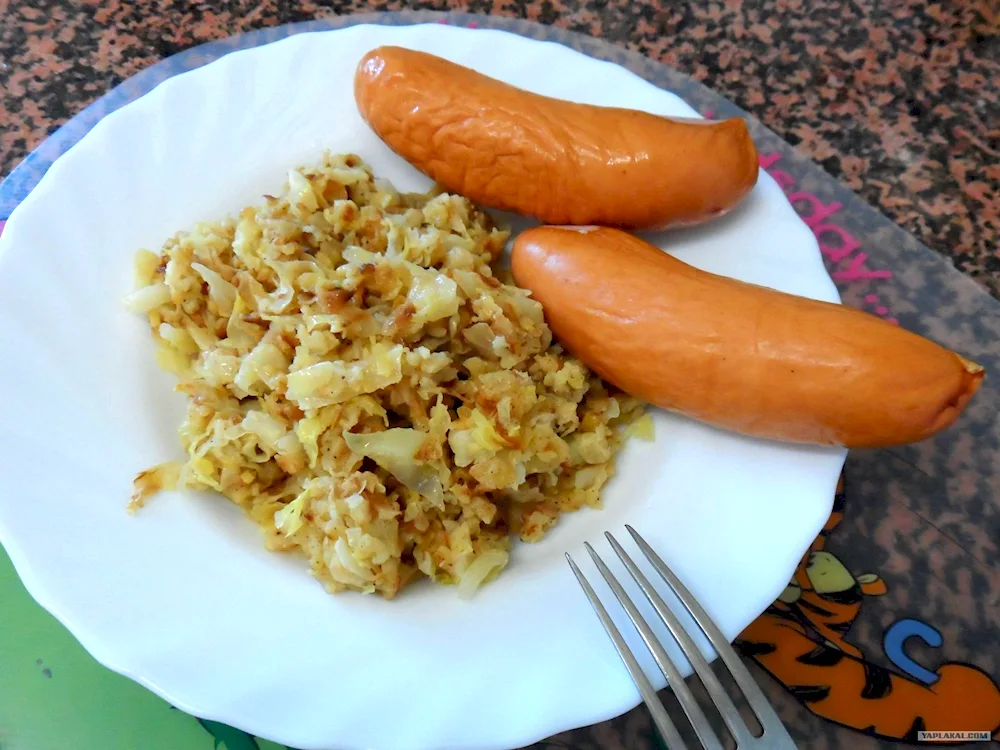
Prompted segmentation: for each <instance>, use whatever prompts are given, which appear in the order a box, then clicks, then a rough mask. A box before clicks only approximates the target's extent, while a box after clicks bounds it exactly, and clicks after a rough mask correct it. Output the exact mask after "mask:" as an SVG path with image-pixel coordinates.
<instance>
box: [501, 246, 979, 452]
mask: <svg viewBox="0 0 1000 750" xmlns="http://www.w3.org/2000/svg"><path fill="white" fill-rule="evenodd" d="M512 270H513V273H514V279H515V281H516V282H517V284H518V285H520V286H522V287H524V288H526V289H530V290H531V292H532V295H533V296H534V298H535V299H537V300H538V301H539V302H540V303H541V304H542V307H543V309H544V311H545V317H546V320H547V321H548V324H549V326H551V328H552V331H553V333H554V334H555V336H556V338H557V339H558V340H559V341H560V342H561V343H562V344H563V345H564V346H565V347H566V348H567V349H568V350H569V351H570V352H571V353H572V354H574V355H575V356H577V357H578V358H579V359H580V360H581V361H583V362H584V363H585V364H587V365H588V366H590V367H591V368H592V369H593V370H594V371H596V372H597V373H598V374H599V375H601V376H602V377H603V378H605V379H606V380H607V381H609V382H610V383H612V384H613V385H615V386H617V387H618V388H620V389H621V390H623V391H625V392H627V393H630V394H632V395H634V396H637V397H639V398H642V399H644V400H645V401H647V402H649V403H651V404H655V405H656V406H660V407H662V408H664V409H669V410H671V411H676V412H680V413H681V414H685V415H687V416H689V417H692V418H694V419H697V420H700V421H702V422H707V423H708V424H712V425H715V426H717V427H723V428H726V429H729V430H733V431H735V432H739V433H743V434H746V435H754V436H757V437H762V438H771V439H775V440H783V441H790V442H797V443H815V444H820V445H837V446H844V447H847V448H870V447H885V446H889V445H897V444H900V443H908V442H913V441H917V440H922V439H923V438H926V437H929V436H931V435H934V434H935V433H937V432H940V431H941V430H943V429H945V428H946V427H948V426H949V425H951V424H952V422H954V421H955V419H956V418H957V417H958V415H959V414H960V413H961V412H962V410H963V409H964V408H965V405H966V404H967V403H968V402H969V399H970V398H971V397H972V395H973V394H974V393H975V392H976V390H977V389H978V387H979V385H980V383H981V382H982V379H983V374H984V373H983V368H982V367H980V366H979V365H976V364H974V363H972V362H970V361H968V360H966V359H964V358H963V357H961V356H959V355H958V354H955V353H954V352H951V351H949V350H948V349H945V348H943V347H941V346H939V345H938V344H935V343H933V342H932V341H929V340H927V339H925V338H922V337H921V336H918V335H916V334H914V333H911V332H909V331H906V330H903V329H901V328H899V327H897V326H894V325H892V324H890V323H888V322H886V321H884V320H882V319H880V318H877V317H875V316H873V315H869V314H867V313H864V312H861V311H859V310H853V309H851V308H847V307H842V306H840V305H834V304H830V303H828V302H818V301H816V300H810V299H806V298H804V297H796V296H794V295H791V294H785V293H783V292H778V291H775V290H773V289H768V288H766V287H761V286H756V285H753V284H746V283H743V282H740V281H736V280H734V279H729V278H726V277H723V276H717V275H715V274H711V273H706V272H704V271H700V270H698V269H696V268H693V267H692V266H689V265H687V264H686V263H683V262H681V261H679V260H677V259H676V258H672V257H671V256H669V255H667V254H666V253H664V252H662V251H661V250H659V249H658V248H656V247H654V246H652V245H650V244H648V243H646V242H644V241H643V240H640V239H638V238H637V237H634V236H632V235H630V234H627V233H625V232H621V231H618V230H614V229H607V228H597V227H538V228H535V229H529V230H527V231H525V232H522V233H521V234H520V235H519V236H518V237H517V239H516V241H515V242H514V250H513V258H512Z"/></svg>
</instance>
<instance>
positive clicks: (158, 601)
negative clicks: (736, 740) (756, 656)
mask: <svg viewBox="0 0 1000 750" xmlns="http://www.w3.org/2000/svg"><path fill="white" fill-rule="evenodd" d="M380 44H401V45H404V46H408V47H413V48H416V49H423V50H427V51H430V52H434V53H436V54H439V55H443V56H445V57H448V58H450V59H453V60H455V61H457V62H460V63H463V64H466V65H470V66H472V67H475V68H477V69H479V70H481V71H482V72H484V73H487V74H489V75H492V76H495V77H497V78H501V79H504V80H507V81H510V82H511V83H514V84H517V85H519V86H522V87H524V88H527V89H531V90H534V91H538V92H541V93H545V94H549V95H554V96H558V97H563V98H567V99H575V100H579V101H587V102H593V103H596V104H604V105H620V106H628V107H633V108H637V109H646V110H649V111H651V112H656V113H661V114H669V115H688V116H693V115H694V114H695V113H694V112H693V110H691V109H690V108H689V107H688V106H687V105H685V104H684V103H683V102H682V101H681V100H680V99H678V98H677V97H675V96H673V95H671V94H669V93H665V92H663V91H661V90H659V89H657V88H655V87H653V86H651V85H650V84H648V83H646V82H644V81H642V80H641V79H639V78H638V77H636V76H634V75H633V74H631V73H629V72H627V71H625V70H624V69H621V68H618V67H615V66H613V65H610V64H607V63H604V62H598V61H595V60H593V59H590V58H587V57H585V56H583V55H581V54H578V53H576V52H573V51H571V50H569V49H567V48H564V47H561V46H558V45H555V44H551V43H540V42H536V41H530V40H527V39H524V38H521V37H518V36H514V35H511V34H506V33H502V32H497V31H471V30H466V29H458V28H452V27H446V26H440V25H424V26H410V27H384V26H355V27H352V28H348V29H345V30H340V31H331V32H325V33H317V34H302V35H299V36H294V37H292V38H289V39H287V40H284V41H281V42H278V43H275V44H271V45H268V46H265V47H260V48H257V49H252V50H248V51H244V52H237V53H234V54H231V55H228V56H226V57H224V58H223V59H221V60H219V61H217V62H214V63H212V64H210V65H208V66H206V67H204V68H201V69H199V70H196V71H193V72H190V73H186V74H184V75H181V76H179V77H177V78H173V79H171V80H169V81H167V82H165V83H163V84H162V85H160V86H159V87H157V88H156V89H155V90H154V91H152V92H151V93H150V94H148V95H146V96H145V97H143V98H142V99H140V100H139V101H137V102H135V103H133V104H131V105H129V106H127V107H125V108H124V109H122V110H120V111H118V112H115V113H114V114H112V115H110V116H109V117H107V118H106V119H105V120H103V121H102V122H101V123H100V124H99V125H98V126H97V127H96V128H95V129H94V130H93V132H91V133H90V134H89V135H88V136H87V137H86V138H84V139H83V141H82V142H81V143H80V144H79V145H77V146H76V147H74V148H73V149H72V150H70V151H69V152H68V153H67V154H66V155H65V156H63V157H62V158H61V159H59V160H58V162H57V163H56V164H55V165H54V166H53V167H52V169H51V170H50V171H49V172H48V174H47V175H46V176H45V178H44V179H43V180H42V182H41V184H40V185H39V186H38V187H37V188H36V189H35V191H34V192H33V193H32V194H31V195H30V196H29V197H28V199H27V200H26V201H25V202H24V204H23V205H22V206H20V207H19V208H18V209H17V210H16V211H15V212H14V215H13V216H12V217H11V219H10V221H9V223H8V224H7V227H6V231H5V232H4V234H3V238H2V240H0V320H2V326H0V361H2V362H3V367H0V398H2V400H3V417H2V420H0V435H2V441H3V444H2V447H3V450H2V452H0V539H2V541H3V544H4V546H5V547H6V548H7V550H8V552H9V553H10V556H11V558H12V559H13V561H14V564H15V565H16V566H17V569H18V571H19V573H20V575H21V577H22V579H23V580H24V582H25V584H26V585H27V587H28V589H29V590H30V591H31V593H32V594H33V595H34V597H35V598H36V599H37V600H38V601H39V602H40V603H41V604H42V605H43V606H44V607H46V608H47V609H48V610H49V611H50V612H52V613H53V614H54V615H55V616H56V617H58V618H59V619H60V620H61V621H62V622H63V623H65V624H66V625H67V626H68V627H69V629H70V630H71V631H72V632H73V633H74V635H75V636H76V637H77V638H78V639H79V640H80V641H81V642H82V643H83V645H84V646H85V647H86V648H87V649H88V650H89V651H90V652H91V653H92V654H93V655H94V656H96V657H97V658H98V659H99V660H100V661H102V662H103V663H104V664H106V665H107V666H109V667H111V668H112V669H115V670H117V671H119V672H122V673H124V674H126V675H129V676H130V677H132V678H134V679H136V680H138V681H140V682H141V683H142V684H144V685H146V686H147V687H149V688H151V689H152V690H154V691H155V692H157V693H159V694H160V695H162V696H164V697H165V698H167V699H168V700H170V701H171V702H172V703H173V704H174V705H176V706H178V707H179V708H182V709H184V710H187V711H190V712H192V713H195V714H197V715H199V716H202V717H205V718H211V719H215V720H219V721H223V722H227V723H229V724H232V725H235V726H238V727H240V728H243V729H246V730H248V731H250V732H253V733H256V734H258V735H260V736H263V737H267V738H271V739H275V740H278V741H281V742H284V743H287V744H288V745H291V746H293V747H297V748H305V749H314V748H315V749H323V750H329V749H330V748H337V750H360V749H361V748H374V749H375V750H431V749H432V748H433V750H457V749H458V748H506V747H512V746H521V745H524V744H527V743H529V742H532V741H534V740H537V739H540V738H543V737H545V736H548V735H550V734H553V733H555V732H558V731H560V730H564V729H567V728H570V727H575V726H580V725H584V724H588V723H593V722H597V721H600V720H603V719H607V718H609V717H612V716H615V715H617V714H620V713H622V712H624V711H625V710H627V709H629V708H631V707H632V706H634V705H636V704H637V703H638V694H637V692H636V690H635V688H634V687H633V685H632V683H631V681H630V680H629V678H628V676H627V674H626V673H625V671H624V669H623V668H622V665H621V663H620V662H619V660H618V657H617V655H616V654H615V653H614V651H613V650H612V649H611V647H610V644H609V641H608V640H607V638H606V636H605V634H604V632H603V631H602V629H601V626H600V625H599V624H598V622H597V620H596V619H595V618H594V616H593V615H592V613H591V611H590V609H589V605H588V604H587V603H586V601H585V599H584V598H583V596H582V594H581V592H580V591H579V589H578V588H577V586H576V583H575V582H574V581H573V578H572V576H571V574H570V571H569V570H568V568H567V566H566V564H565V561H564V560H563V553H564V552H566V551H570V552H572V553H576V555H577V558H578V559H580V560H581V562H583V560H584V558H585V555H584V554H583V550H582V545H583V542H584V541H585V540H590V541H592V542H594V543H595V544H596V546H597V548H598V549H599V550H600V551H602V552H606V553H607V554H608V555H609V559H610V555H611V553H610V550H609V548H608V547H607V545H606V543H605V542H604V541H603V539H602V538H601V532H602V531H604V530H605V529H611V530H613V531H619V532H621V531H622V527H623V524H624V523H626V522H628V523H631V524H632V525H633V526H635V527H636V528H638V529H639V530H640V531H641V532H642V533H643V534H644V535H645V536H646V538H647V539H648V540H649V541H650V542H651V543H652V544H653V546H654V547H655V548H657V549H658V550H659V551H660V553H661V554H662V556H663V558H664V559H665V560H666V561H667V562H668V564H670V565H672V566H673V568H674V570H675V571H676V572H677V573H678V574H679V575H680V577H681V578H682V579H683V580H685V581H686V582H687V584H688V585H689V587H690V588H691V590H692V591H693V592H694V593H695V595H696V596H698V597H699V599H700V600H701V601H702V602H703V603H704V605H705V607H706V609H707V610H708V611H709V612H710V613H711V615H712V616H713V617H714V618H715V619H716V620H717V622H718V623H719V624H720V626H721V627H722V629H723V631H724V632H725V633H726V634H727V635H728V636H730V637H735V636H736V635H737V634H738V633H739V631H740V630H741V629H742V628H743V627H745V626H746V625H747V624H748V623H749V622H750V621H751V620H752V619H753V618H754V617H756V616H757V615H758V614H759V613H760V612H761V611H762V610H763V609H764V608H765V606H766V605H767V604H768V603H770V602H771V601H772V600H773V599H774V598H775V596H776V595H777V594H778V593H779V592H780V591H781V590H782V587H783V586H784V584H785V583H786V582H787V580H788V578H789V575H790V574H791V572H792V570H793V568H794V566H795V564H796V562H797V560H798V558H799V556H800V555H801V554H802V552H803V551H804V550H805V548H806V547H807V545H808V544H809V542H810V541H811V539H812V538H813V537H814V535H815V534H816V533H817V532H818V530H819V529H820V527H821V526H822V524H823V522H824V520H825V519H826V517H827V514H828V513H829V510H830V504H831V498H832V494H833V489H834V485H835V482H836V479H837V475H838V472H839V470H840V468H841V465H842V461H843V458H844V452H843V451H841V450H820V449H813V448H800V447H790V446H785V445H778V444H773V443H767V442H762V441H757V440H749V439H745V438H741V437H737V436H735V435H730V434H727V433H724V432H721V431H718V430H714V429H710V428H708V427H704V426H701V425H698V424H695V423H692V422H690V421H687V420H685V419H682V418H678V417H671V416H667V415H664V414H659V415H657V417H656V441H655V443H653V444H648V443H646V444H644V443H639V442H633V443H631V444H630V445H629V446H628V447H627V449H626V450H625V451H624V453H623V455H622V456H621V459H620V463H619V475H618V476H617V478H615V479H614V480H613V482H612V483H611V484H610V485H608V488H607V491H606V493H605V499H606V509H605V510H603V511H600V512H597V511H583V512H580V513H578V514H575V515H574V516H572V517H569V518H566V519H565V520H562V521H560V523H559V525H558V527H557V528H556V530H555V531H554V532H553V533H552V534H551V535H550V536H549V537H548V538H547V539H546V540H545V541H544V542H543V543H541V544H538V545H535V546H524V545H521V546H518V547H517V548H516V550H515V552H514V555H513V562H512V564H511V565H510V567H509V568H508V569H507V571H506V572H505V573H504V574H503V575H502V576H501V577H500V579H499V580H497V581H496V582H495V583H493V584H491V585H489V586H488V587H486V588H485V589H484V590H482V591H481V593H480V594H479V595H477V596H476V597H475V599H473V600H472V601H461V600H459V599H458V598H457V597H456V595H455V592H454V590H453V589H449V588H443V587H434V586H431V585H424V586H416V587H414V588H413V589H412V590H410V591H408V592H407V593H406V594H405V595H403V596H401V597H400V598H399V599H398V600H396V601H394V602H385V601H382V600H381V599H378V598H375V597H362V596H358V595H342V596H338V597H331V596H328V595H327V594H326V593H324V592H323V590H322V588H321V587H320V586H319V585H318V584H317V583H315V582H314V581H313V579H312V578H311V577H310V576H309V574H308V573H307V571H306V569H305V566H304V564H302V563H301V562H300V561H299V560H298V559H296V558H295V557H290V556H289V557H285V556H279V555H275V554H270V553H267V552H265V551H264V549H263V548H262V546H261V544H260V540H259V538H258V533H257V531H256V528H255V527H254V526H253V525H252V524H251V523H250V522H249V521H248V520H245V519H244V518H243V517H242V515H241V513H240V512H239V511H238V510H237V509H236V508H235V507H233V506H231V505H230V504H229V503H227V502H226V501H224V500H222V499H221V498H219V497H212V496H208V495H197V494H193V493H185V494H178V495H170V496H162V497H158V498H157V499H156V500H155V501H154V502H152V503H151V505H149V506H148V507H147V509H146V510H145V511H143V512H142V513H140V514H139V515H137V516H135V517H132V516H129V515H127V514H126V513H125V504H126V502H127V500H128V497H129V492H130V489H131V480H132V477H133V476H134V475H135V473H136V472H137V471H139V470H141V469H143V468H146V467H148V466H150V465H152V464H156V463H159V462H161V461H163V460H166V459H170V458H174V457H179V451H180V449H179V445H178V441H177V438H176V429H177V427H178V425H179V424H180V421H181V418H182V413H183V400H182V398H181V397H180V396H178V395H176V394H174V393H173V392H172V385H173V383H172V380H171V377H170V376H168V375H166V374H164V373H162V372H160V371H159V370H158V369H157V368H156V366H155V365H154V362H153V345H152V342H151V340H150V336H149V333H148V331H147V327H146V322H145V321H144V320H140V319H137V318H133V317H131V316H129V315H128V314H126V313H125V312H124V311H123V310H122V308H121V306H120V299H121V298H122V296H123V295H124V294H126V293H127V292H128V291H129V290H130V283H131V265H132V254H133V252H134V251H135V250H136V249H137V248H139V247H151V248H159V246H160V245H161V243H162V242H163V241H164V240H165V239H166V238H167V237H168V236H170V235H171V234H172V233H174V232H175V231H176V230H178V229H180V228H185V227H189V226H190V225H191V224H192V223H193V222H195V221H196V220H201V219H215V218H218V217H221V216H222V215H224V214H226V213H227V212H232V211H235V210H238V209H239V208H241V207H242V206H244V205H247V204H249V203H252V202H255V201H256V200H258V199H259V197H260V195H261V194H262V193H264V192H267V191H268V190H275V189H277V188H278V187H280V184H281V182H282V181H283V179H284V175H285V173H286V171H287V169H288V168H289V167H290V166H293V165H295V164H299V163H309V162H313V161H316V160H318V159H319V158H320V157H321V154H322V151H323V150H324V149H332V150H333V151H353V152H355V153H358V154H360V155H362V156H363V157H364V158H365V159H367V160H368V161H369V162H370V163H371V164H372V165H373V167H374V168H375V170H376V172H377V174H379V175H381V176H384V177H388V178H390V179H391V180H393V181H394V182H395V183H396V184H397V186H398V187H400V188H403V189H417V188H424V187H426V186H427V185H428V181H427V180H426V178H424V177H423V176H422V175H420V174H418V173H417V172H415V171H414V170H413V169H412V168H410V167H409V166H408V165H407V164H405V163H404V162H403V161H402V160H401V159H399V158H398V157H396V156H395V155H393V154H392V153H391V152H390V151H389V150H388V149H387V148H386V147H385V146H383V145H382V143H381V142H380V141H379V140H378V139H377V138H376V137H375V136H374V135H373V134H372V133H371V132H370V131H369V130H368V128H367V127H366V126H365V124H364V123H363V122H362V120H361V119H360V117H359V116H358V114H357V112H356V110H355V107H354V102H353V99H352V83H351V82H352V74H353V71H354V67H355V65H356V63H357V61H358V60H359V58H360V57H361V56H362V55H363V54H364V53H365V52H367V51H368V50H369V49H371V48H373V47H375V46H377V45H380ZM636 188H637V189H641V186H636ZM658 241H660V243H661V245H662V246H663V247H665V248H666V249H667V250H668V251H670V252H672V253H674V254H676V255H678V256H679V257H682V258H683V259H684V260H686V261H689V262H690V263H693V264H694V265H696V266H699V267H701V268H704V269H709V270H712V271H715V272H719V273H723V274H726V275H729V276H734V277H737V278H740V279H745V280H747V281H752V282H757V283H761V284H766V285H768V286H771V287H775V288H778V289H783V290H786V291H789V292H795V293H798V294H802V295H805V296H809V297H816V298H820V299H826V300H831V301H837V299H838V298H837V293H836V290H835V289H834V286H833V284H832V283H831V281H830V279H829V278H828V276H827V274H826V272H825V271H824V269H823V266H822V263H821V261H820V254H819V252H818V249H817V246H816V242H815V241H814V239H813V236H812V234H811V233H810V231H809V229H808V228H807V227H806V226H805V225H804V224H803V223H801V222H800V221H799V219H798V218H797V216H796V215H795V213H794V211H793V210H792V208H791V207H790V206H789V205H788V203H787V202H786V200H785V198H784V196H783V195H782V192H781V190H780V189H779V188H778V186H777V185H776V184H775V183H774V182H773V181H772V180H771V179H770V178H769V177H768V176H767V175H765V174H763V173H762V175H761V179H760V183H759V185H758V186H757V188H756V189H755V190H754V191H753V193H752V195H751V196H750V198H749V199H748V200H747V201H746V202H745V204H744V205H743V206H742V207H741V208H740V209H739V210H738V211H736V212H735V213H734V214H732V215H731V216H729V217H727V218H725V219H723V220H721V221H718V222H716V223H713V224H712V225H710V226H708V227H704V228H701V229H697V230H689V231H684V232H678V233H674V234H671V235H666V236H664V237H660V238H658ZM616 569H617V568H616ZM585 570H586V571H587V572H589V573H591V574H592V575H595V573H594V570H593V568H591V567H590V566H589V562H588V564H587V565H586V567H585ZM598 590H599V591H601V592H604V593H607V592H606V590H605V589H604V588H603V587H602V586H601V587H598ZM703 646H704V647H705V650H706V652H708V647H707V644H705V643H703ZM646 666H647V671H648V672H649V674H651V675H654V681H655V682H657V683H658V684H659V685H661V686H662V684H663V679H662V677H659V676H658V675H655V674H654V671H655V670H654V668H653V667H652V663H651V661H647V662H646Z"/></svg>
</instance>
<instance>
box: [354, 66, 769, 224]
mask: <svg viewBox="0 0 1000 750" xmlns="http://www.w3.org/2000/svg"><path fill="white" fill-rule="evenodd" d="M354 99H355V101H356V103H357V106H358V111H359V112H360V113H361V116H362V117H363V118H364V119H365V120H366V121H367V122H368V124H369V125H370V126H371V127H372V129H373V130H374V131H375V132H376V133H377V134H378V135H379V137H380V138H382V140H384V141H385V142H386V143H387V144H388V145H389V147H390V148H391V149H392V150H393V151H395V152H396V153H398V154H399V155H400V156H402V157H403V158H404V159H406V160H407V161H408V162H410V163H411V164H412V165H413V166H415V167H416V168H417V169H419V170H421V171H423V172H425V173H426V174H428V175H430V177H431V178H433V179H434V180H435V181H436V182H437V183H438V184H440V185H441V186H442V187H444V188H445V189H446V190H448V191H449V192H453V193H459V194H460V195H464V196H465V197H466V198H469V199H470V200H472V201H474V202H476V203H480V204H483V205H486V206H491V207H493V208H498V209H502V210H505V211H513V212H516V213H519V214H524V215H526V216H533V217H535V218H537V219H539V220H541V221H543V222H547V223H550V224H603V225H607V226H616V227H622V228H662V227H667V226H672V225H685V224H697V223H700V222H704V221H707V220H709V219H711V218H713V217H715V216H718V215H720V214H722V213H724V212H726V211H728V210H729V209H731V208H733V206H735V205H736V204H737V203H739V202H740V201H741V200H742V199H743V197H744V196H746V195H747V194H748V193H749V192H750V190H751V189H752V188H753V186H754V185H755V184H756V182H757V171H758V166H757V150H756V148H755V147H754V143H753V140H752V139H751V138H750V134H749V132H748V131H747V127H746V125H745V124H744V122H743V121H742V120H740V119H730V120H724V121H721V122H710V121H707V120H698V119H677V118H674V119H672V118H668V117H658V116H656V115H652V114H649V113H646V112H638V111H635V110H630V109H615V108H610V107H595V106H591V105H586V104H575V103H572V102H567V101H561V100H558V99H550V98H548V97H545V96H539V95H537V94H532V93H529V92H527V91H522V90H521V89H517V88H515V87H513V86H509V85H507V84H505V83H501V82H500V81H497V80H494V79H492V78H488V77H487V76H484V75H482V74H480V73H477V72H475V71H473V70H470V69H468V68H465V67H462V66H461V65H456V64H455V63H452V62H449V61H447V60H442V59H441V58H439V57H435V56H433V55H428V54H425V53H423V52H415V51H413V50H408V49H402V48H400V47H379V48H378V49H375V50H373V51H371V52H369V53H368V54H367V55H366V56H365V57H364V58H363V59H362V60H361V63H360V64H359V65H358V68H357V72H356V73H355V76H354Z"/></svg>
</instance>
